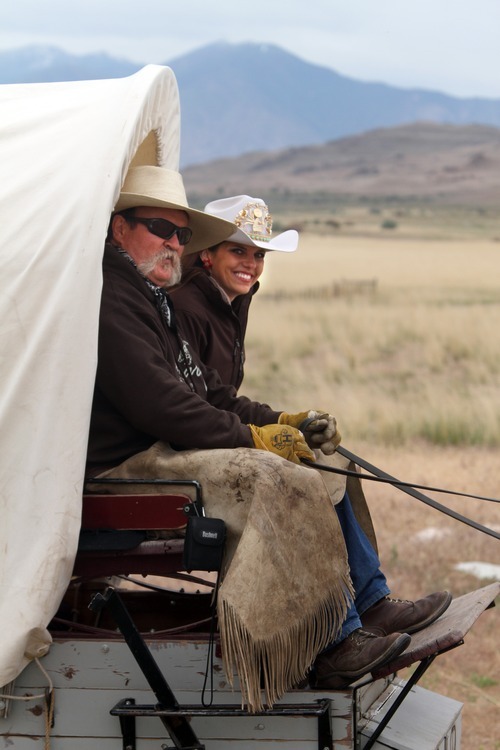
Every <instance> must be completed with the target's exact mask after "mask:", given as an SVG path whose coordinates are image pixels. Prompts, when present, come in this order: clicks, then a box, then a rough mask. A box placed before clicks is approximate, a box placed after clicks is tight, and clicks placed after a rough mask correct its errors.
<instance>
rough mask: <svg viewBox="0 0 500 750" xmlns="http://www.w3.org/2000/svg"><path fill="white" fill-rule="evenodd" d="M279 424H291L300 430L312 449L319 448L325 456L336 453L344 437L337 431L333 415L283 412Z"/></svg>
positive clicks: (309, 412)
mask: <svg viewBox="0 0 500 750" xmlns="http://www.w3.org/2000/svg"><path fill="white" fill-rule="evenodd" d="M278 423H279V424H289V425H291V427H296V428H297V429H298V430H300V431H301V432H302V433H303V434H304V437H305V439H306V443H307V444H308V446H309V447H310V448H319V449H320V450H321V452H322V453H324V454H325V456H331V455H332V453H335V448H336V447H337V445H339V443H340V441H341V439H342V436H341V434H340V432H338V430H337V420H336V419H335V417H333V416H332V415H331V414H328V413H326V412H321V411H316V410H314V409H312V410H311V411H301V412H299V413H298V414H287V413H286V412H285V411H284V412H282V413H281V414H280V416H279V419H278Z"/></svg>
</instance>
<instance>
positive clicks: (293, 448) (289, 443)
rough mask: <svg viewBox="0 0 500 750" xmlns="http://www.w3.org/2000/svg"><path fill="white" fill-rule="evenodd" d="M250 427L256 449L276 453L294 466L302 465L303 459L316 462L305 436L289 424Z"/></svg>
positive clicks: (250, 425) (251, 425)
mask: <svg viewBox="0 0 500 750" xmlns="http://www.w3.org/2000/svg"><path fill="white" fill-rule="evenodd" d="M248 426H249V427H250V430H251V432H252V438H253V443H254V446H255V447H256V448H259V449H260V450H264V451H271V453H276V454H277V455H278V456H281V457H282V458H286V459H287V461H292V462H293V463H294V464H300V459H301V458H308V459H309V460H310V461H315V460H316V459H315V456H314V453H313V452H312V450H311V449H310V448H309V446H308V445H307V443H306V442H305V440H304V436H303V434H302V433H301V432H300V431H299V430H297V429H296V428H295V427H291V426H290V425H287V424H266V425H264V426H263V427H256V426H255V425H253V424H249V425H248Z"/></svg>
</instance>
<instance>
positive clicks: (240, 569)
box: [92, 442, 353, 712]
mask: <svg viewBox="0 0 500 750" xmlns="http://www.w3.org/2000/svg"><path fill="white" fill-rule="evenodd" d="M100 476H101V477H105V476H107V477H124V478H151V479H159V478H163V479H197V480H198V481H199V482H201V484H202V487H203V504H204V506H205V510H206V514H207V516H211V517H214V518H223V519H224V521H225V522H226V525H227V544H226V552H225V558H224V571H223V576H222V584H221V586H220V588H219V594H218V619H219V631H220V638H221V647H222V655H223V660H224V667H225V670H226V673H227V676H228V680H229V682H230V684H233V672H234V670H236V673H237V675H238V677H239V680H240V686H241V691H242V699H243V703H244V704H246V705H247V706H248V709H249V711H251V712H253V711H260V710H262V708H263V707H264V705H265V706H272V705H273V704H274V703H275V702H276V700H277V699H278V698H280V697H281V696H282V695H283V694H284V693H285V692H286V691H287V690H288V689H289V688H291V687H292V686H294V685H295V684H297V683H298V682H299V681H300V680H301V679H303V678H304V677H305V675H306V674H307V672H308V671H309V669H310V667H311V665H312V664H313V662H314V660H315V658H316V656H317V655H318V653H319V652H320V651H322V650H323V649H324V648H325V647H326V646H327V645H328V644H329V643H330V642H331V641H332V640H333V639H334V638H335V636H336V634H337V632H338V630H339V628H340V626H341V624H342V621H343V620H344V619H345V616H346V611H347V606H348V600H349V597H350V596H352V593H353V592H352V584H351V580H350V577H349V568H348V564H347V551H346V548H345V543H344V538H343V536H342V532H341V529H340V525H339V522H338V519H337V514H336V512H335V509H334V507H333V505H332V502H331V499H330V496H329V494H328V492H327V490H326V487H325V484H324V482H323V480H322V478H321V476H320V474H319V472H317V471H316V470H314V469H311V468H308V467H306V466H299V465H297V464H293V463H291V462H289V461H284V460H283V459H282V458H280V457H278V456H276V455H274V454H272V453H268V452H265V451H260V450H254V449H249V448H235V449H231V450H223V449H215V450H189V451H182V452H176V451H173V450H172V449H171V448H170V447H169V446H168V445H167V444H166V443H161V442H159V443H156V444H155V445H153V446H152V447H151V448H150V449H149V450H147V451H144V452H143V453H140V454H137V455H136V456H134V457H132V458H130V459H128V460H127V461H125V462H124V463H123V464H121V466H119V467H117V468H115V469H112V470H111V471H108V472H105V473H104V474H101V475H100ZM101 489H102V488H101ZM125 490H126V491H127V492H135V491H136V490H137V487H136V486H134V485H128V486H127V487H126V488H125V487H123V486H121V487H120V488H119V489H118V488H115V490H114V491H115V492H116V491H119V492H123V491H125ZM154 490H155V491H157V492H164V491H165V488H161V487H159V488H158V489H156V488H154V487H153V488H152V491H154ZM92 491H99V487H98V486H96V485H93V486H92ZM106 491H112V490H111V488H108V487H106ZM262 688H263V690H264V695H262Z"/></svg>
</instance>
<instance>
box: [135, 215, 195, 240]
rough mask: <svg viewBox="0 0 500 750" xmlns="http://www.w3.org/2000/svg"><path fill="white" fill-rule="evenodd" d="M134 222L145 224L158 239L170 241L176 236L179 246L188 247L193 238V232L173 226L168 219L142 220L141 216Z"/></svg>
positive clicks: (136, 217)
mask: <svg viewBox="0 0 500 750" xmlns="http://www.w3.org/2000/svg"><path fill="white" fill-rule="evenodd" d="M132 220H133V221H137V222H139V224H144V226H145V227H147V230H148V232H151V234H154V235H156V237H161V238H162V240H169V239H170V238H171V237H173V236H174V234H176V235H177V238H178V240H179V245H187V244H188V242H189V240H190V239H191V237H192V236H193V230H192V229H190V228H189V227H178V226H177V224H173V223H172V222H171V221H167V219H142V218H141V217H140V216H134V217H133V219H132Z"/></svg>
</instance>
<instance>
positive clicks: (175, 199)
mask: <svg viewBox="0 0 500 750" xmlns="http://www.w3.org/2000/svg"><path fill="white" fill-rule="evenodd" d="M137 206H153V207H158V208H173V209H177V210H181V211H185V212H186V213H187V215H188V217H189V226H190V228H191V229H192V230H193V236H192V237H191V240H190V241H189V244H187V245H186V246H185V248H184V255H189V254H190V253H196V252H199V251H200V250H203V249H204V248H206V247H211V246H212V245H217V244H218V243H219V242H223V241H224V240H225V239H227V238H228V237H229V235H231V234H232V233H233V232H234V224H232V223H230V222H229V221H225V220H224V219H223V218H217V217H214V216H211V215H209V214H206V213H204V212H203V211H197V210H196V209H194V208H190V207H189V205H188V202H187V198H186V191H185V190H184V183H183V181H182V176H181V175H180V173H179V172H175V171H174V170H172V169H164V168H163V167H154V166H151V165H147V166H142V167H131V168H130V169H129V171H128V172H127V176H126V177H125V182H124V183H123V186H122V189H121V192H120V195H119V198H118V202H117V204H116V206H115V209H114V211H115V213H116V212H117V211H124V210H125V209H126V208H136V207H137Z"/></svg>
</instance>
